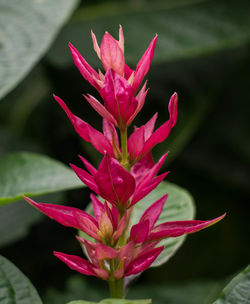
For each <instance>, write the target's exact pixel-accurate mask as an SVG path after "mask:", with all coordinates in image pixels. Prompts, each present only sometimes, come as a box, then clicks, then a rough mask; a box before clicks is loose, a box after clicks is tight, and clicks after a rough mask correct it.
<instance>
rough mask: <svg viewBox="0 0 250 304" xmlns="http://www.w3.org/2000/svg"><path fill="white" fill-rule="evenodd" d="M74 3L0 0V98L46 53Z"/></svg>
mask: <svg viewBox="0 0 250 304" xmlns="http://www.w3.org/2000/svg"><path fill="white" fill-rule="evenodd" d="M77 3H78V0H61V1H56V0H41V1H39V0H23V1H22V5H20V1H18V0H11V1H8V0H0V27H1V36H0V58H1V70H0V98H2V97H4V96H5V95H6V94H7V93H8V92H9V91H10V90H12V89H13V88H14V87H15V86H16V85H17V84H18V83H19V82H20V81H21V80H22V79H23V78H24V77H25V76H26V75H27V74H28V72H29V71H30V69H31V68H32V67H33V66H34V65H35V63H36V62H37V61H38V60H39V59H40V57H41V56H42V55H43V54H44V53H45V52H46V50H47V49H48V47H49V46H50V44H51V42H52V41H53V40H54V38H55V36H56V34H57V33H58V31H59V30H60V28H61V27H62V25H63V24H64V23H65V21H66V20H67V19H68V17H69V16H70V14H71V13H72V11H73V10H74V8H75V7H76V5H77Z"/></svg>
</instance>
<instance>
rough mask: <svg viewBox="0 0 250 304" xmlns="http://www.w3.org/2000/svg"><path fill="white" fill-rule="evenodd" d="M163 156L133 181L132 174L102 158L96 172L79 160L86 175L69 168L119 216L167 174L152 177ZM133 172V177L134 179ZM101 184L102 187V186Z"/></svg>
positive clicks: (116, 163)
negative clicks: (117, 210) (119, 212)
mask: <svg viewBox="0 0 250 304" xmlns="http://www.w3.org/2000/svg"><path fill="white" fill-rule="evenodd" d="M166 156H167V154H165V155H164V156H163V157H162V158H161V159H160V160H159V162H158V163H157V164H153V166H152V167H151V168H150V169H149V170H146V171H144V175H143V176H141V177H140V178H138V177H137V180H136V179H135V178H134V176H133V174H131V173H129V172H128V171H127V170H125V169H124V168H123V167H122V165H121V164H120V163H119V162H118V161H117V160H116V159H114V158H111V157H110V156H109V155H108V154H106V155H105V156H104V158H103V160H102V161H101V163H100V165H99V167H98V169H97V170H96V169H95V168H93V167H92V166H91V165H90V164H89V163H88V162H87V161H86V160H85V159H84V158H83V157H80V158H81V160H82V161H83V163H84V164H85V166H86V168H87V169H88V171H89V173H88V172H87V171H85V170H83V169H81V168H79V167H77V166H75V165H71V167H72V169H73V170H74V171H75V173H76V175H77V176H78V177H79V178H80V180H81V181H82V182H83V183H84V184H86V185H87V186H88V187H89V188H90V189H91V190H93V191H94V192H95V193H96V194H98V195H100V196H101V197H102V198H104V199H105V200H107V201H108V202H109V203H110V204H112V205H113V206H114V207H116V208H118V209H119V211H121V212H123V211H124V210H126V209H128V208H129V207H131V206H133V205H134V204H136V203H137V202H138V201H139V200H141V199H142V198H143V197H145V196H146V195H147V194H148V193H150V192H151V191H152V190H153V189H155V188H156V187H157V186H158V185H159V184H160V183H161V181H162V180H163V179H164V178H165V176H166V175H167V173H168V172H166V173H163V174H161V175H159V176H156V175H157V173H158V172H159V170H160V168H161V166H162V164H163V162H164V160H165V158H166ZM136 170H137V169H134V174H135V175H136ZM104 181H105V183H104Z"/></svg>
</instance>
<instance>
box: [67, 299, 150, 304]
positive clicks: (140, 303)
mask: <svg viewBox="0 0 250 304" xmlns="http://www.w3.org/2000/svg"><path fill="white" fill-rule="evenodd" d="M151 302H152V301H151V300H124V299H105V300H102V301H101V302H89V301H82V300H80V301H72V302H69V303H68V304H150V303H151Z"/></svg>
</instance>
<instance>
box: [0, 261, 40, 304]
mask: <svg viewBox="0 0 250 304" xmlns="http://www.w3.org/2000/svg"><path fill="white" fill-rule="evenodd" d="M0 286H1V292H0V303H1V304H5V303H6V304H42V301H41V299H40V297H39V295H38V293H37V291H36V290H35V288H34V287H33V285H32V284H31V282H30V281H29V280H28V278H26V276H25V275H24V274H23V273H22V272H21V271H20V270H19V269H18V268H17V267H16V266H15V265H13V264H12V263H11V262H10V261H8V260H7V259H6V258H4V257H3V256H0Z"/></svg>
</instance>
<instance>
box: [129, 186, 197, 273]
mask: <svg viewBox="0 0 250 304" xmlns="http://www.w3.org/2000/svg"><path fill="white" fill-rule="evenodd" d="M166 193H168V199H167V201H166V203H165V205H164V207H163V210H162V213H161V216H160V218H159V220H158V221H157V224H160V223H163V222H170V221H181V220H192V219H193V218H194V212H195V211H194V202H193V198H192V196H191V195H190V194H189V193H188V191H187V190H185V189H183V188H181V187H179V186H177V185H174V184H171V183H166V182H162V183H161V184H160V185H159V186H158V187H157V188H156V189H155V190H154V191H152V192H151V193H150V194H149V195H147V196H146V197H145V198H144V199H143V200H141V201H140V202H138V203H137V204H136V205H135V206H134V209H133V213H132V216H131V221H130V224H131V226H132V225H135V224H137V223H138V222H139V219H140V217H141V215H142V214H143V212H144V211H145V210H146V209H147V208H148V207H149V206H150V205H152V204H153V203H154V202H155V201H156V200H158V199H159V198H160V197H162V196H163V195H164V194H166ZM184 239H185V236H180V237H177V238H167V239H165V240H162V241H161V242H160V243H159V246H162V245H164V246H165V249H164V250H163V252H162V253H161V254H160V255H159V256H158V258H157V259H156V260H155V261H154V263H153V264H152V265H151V267H155V266H160V265H162V264H163V263H165V262H167V261H168V260H169V259H170V258H171V256H172V255H174V254H175V252H176V251H177V250H178V249H179V247H180V246H181V245H182V243H183V241H184Z"/></svg>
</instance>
